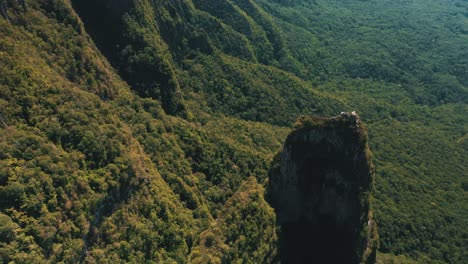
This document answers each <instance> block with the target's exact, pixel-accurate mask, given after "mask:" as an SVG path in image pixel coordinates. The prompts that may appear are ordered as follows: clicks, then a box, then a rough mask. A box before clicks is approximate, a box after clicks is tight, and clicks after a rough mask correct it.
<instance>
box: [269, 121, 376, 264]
mask: <svg viewBox="0 0 468 264" xmlns="http://www.w3.org/2000/svg"><path fill="white" fill-rule="evenodd" d="M269 177H270V180H269V197H270V200H271V203H272V205H273V207H274V208H275V210H276V212H277V218H278V223H279V225H280V226H281V228H280V230H281V231H280V246H279V247H280V248H279V259H280V260H281V262H282V263H310V261H311V260H314V263H374V262H375V257H376V248H377V240H378V239H377V231H376V225H375V223H374V221H373V220H372V212H371V210H370V199H371V191H372V186H373V177H374V167H373V164H372V160H371V153H370V150H369V147H368V144H367V132H366V128H365V127H364V125H363V124H362V123H361V121H360V118H359V116H358V115H357V114H356V113H354V112H353V113H341V115H340V116H337V117H332V118H316V117H305V116H303V117H301V118H300V119H299V120H298V122H297V124H296V129H295V130H294V131H293V132H292V133H291V134H290V135H289V136H288V138H287V140H286V143H285V144H284V148H283V150H282V151H281V153H280V154H279V155H278V156H277V157H276V158H275V160H274V162H273V167H272V169H271V171H270V175H269Z"/></svg>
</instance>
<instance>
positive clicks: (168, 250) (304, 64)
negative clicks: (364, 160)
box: [0, 0, 468, 263]
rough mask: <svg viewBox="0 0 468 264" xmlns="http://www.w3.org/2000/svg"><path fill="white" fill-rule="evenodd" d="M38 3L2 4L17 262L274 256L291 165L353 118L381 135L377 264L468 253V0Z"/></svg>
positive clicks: (0, 218) (0, 155) (5, 228)
mask: <svg viewBox="0 0 468 264" xmlns="http://www.w3.org/2000/svg"><path fill="white" fill-rule="evenodd" d="M22 3H23V2H22V1H16V0H0V260H1V261H2V262H5V263H8V262H19V263H21V262H23V263H31V262H37V263H55V262H60V261H64V262H72V263H74V262H87V263H88V262H89V263H115V262H118V261H123V262H140V263H142V262H153V263H187V262H192V263H210V262H211V263H220V262H222V261H223V262H225V263H248V262H251V263H260V261H265V262H268V261H270V260H272V259H273V258H274V254H275V252H276V249H275V246H276V240H277V235H276V231H275V228H276V223H275V221H276V218H275V213H274V211H273V209H272V208H271V207H270V206H269V204H268V202H266V201H265V198H264V197H265V196H264V192H265V191H264V185H265V183H266V181H267V177H268V176H267V171H268V170H269V168H270V164H271V161H272V158H273V157H274V155H275V153H277V152H278V151H279V150H280V149H281V146H282V144H283V142H284V140H285V138H286V136H287V134H288V133H289V132H290V131H291V129H292V124H293V122H294V120H296V118H297V117H298V116H300V115H309V114H311V115H318V116H330V115H337V114H339V113H340V112H341V111H357V112H358V113H359V114H360V116H361V118H362V119H363V121H364V122H365V123H366V124H367V127H368V129H369V144H370V147H371V149H372V152H373V153H374V163H375V165H376V180H375V189H374V195H373V197H374V200H373V201H372V208H373V214H374V219H375V221H376V222H377V225H378V230H379V236H380V249H379V251H380V254H379V255H378V262H382V263H405V262H408V263H464V262H466V261H468V256H467V253H466V247H467V237H468V229H467V227H466V226H467V225H466V219H468V203H467V200H466V192H467V188H468V177H467V176H468V175H467V168H466V157H467V156H468V153H467V152H468V143H467V131H468V126H467V125H468V114H467V113H468V106H467V95H468V44H467V43H468V22H467V21H468V18H467V16H468V3H467V2H466V1H463V0H425V1H423V0H410V1H389V0H368V1H362V0H348V1H344V0H328V1H322V0H297V1H291V0H138V1H137V0H118V1H115V0H34V1H33V0H26V1H25V3H24V5H23V4H22ZM246 215H248V216H249V217H248V218H246V217H245V216H246Z"/></svg>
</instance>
